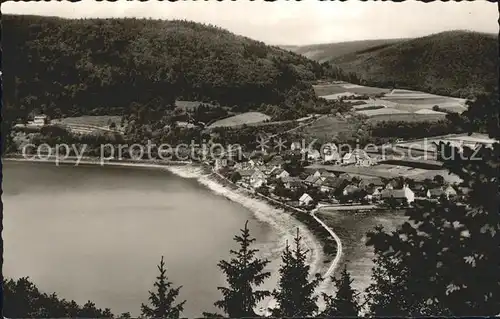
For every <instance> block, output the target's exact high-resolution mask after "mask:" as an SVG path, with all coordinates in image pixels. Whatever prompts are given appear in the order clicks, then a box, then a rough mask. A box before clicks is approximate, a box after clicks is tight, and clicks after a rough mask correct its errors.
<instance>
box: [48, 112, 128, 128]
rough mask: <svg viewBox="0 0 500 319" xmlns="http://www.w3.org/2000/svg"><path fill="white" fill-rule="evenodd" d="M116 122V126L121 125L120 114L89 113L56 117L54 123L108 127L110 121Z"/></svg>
mask: <svg viewBox="0 0 500 319" xmlns="http://www.w3.org/2000/svg"><path fill="white" fill-rule="evenodd" d="M112 122H114V123H115V124H116V126H120V122H121V116H119V115H95V116H92V115H87V116H77V117H65V118H62V119H54V120H52V121H51V123H52V124H66V125H71V124H76V125H91V126H99V127H105V128H107V127H108V126H109V124H110V123H112Z"/></svg>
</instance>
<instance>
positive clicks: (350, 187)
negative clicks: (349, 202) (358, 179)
mask: <svg viewBox="0 0 500 319" xmlns="http://www.w3.org/2000/svg"><path fill="white" fill-rule="evenodd" d="M358 190H359V188H358V187H357V186H354V185H347V186H346V187H345V188H344V192H345V193H348V194H350V193H354V192H357V191H358Z"/></svg>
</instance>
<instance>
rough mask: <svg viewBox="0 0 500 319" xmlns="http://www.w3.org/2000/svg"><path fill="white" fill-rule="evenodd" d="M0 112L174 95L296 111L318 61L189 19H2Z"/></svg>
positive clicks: (96, 107)
mask: <svg viewBox="0 0 500 319" xmlns="http://www.w3.org/2000/svg"><path fill="white" fill-rule="evenodd" d="M2 28H3V30H4V33H3V34H4V36H3V39H2V41H3V52H2V53H3V56H2V58H3V62H4V63H3V68H4V70H3V77H4V92H5V94H4V103H5V106H6V112H5V113H6V114H5V116H7V117H10V118H14V119H16V118H18V117H21V118H25V117H26V116H27V115H28V114H29V113H30V112H32V111H35V112H43V113H45V114H48V115H50V116H52V117H60V116H79V115H104V114H105V115H113V114H123V113H126V112H127V111H128V110H129V108H130V106H131V104H132V103H137V104H139V105H141V106H144V107H146V108H147V109H148V110H152V111H159V112H161V111H164V110H167V109H171V108H173V101H174V100H175V99H182V100H197V101H203V102H216V103H217V104H219V105H224V106H229V107H232V106H234V105H239V106H249V107H258V106H260V105H261V104H262V103H266V104H272V105H278V106H280V107H282V108H288V109H298V108H300V107H301V103H303V102H307V101H314V100H315V95H314V92H313V90H312V87H311V85H310V81H313V80H315V79H317V78H319V77H321V76H322V75H323V68H322V66H321V65H320V64H318V63H317V62H314V61H311V60H308V59H306V58H305V57H302V56H300V55H297V54H294V53H291V52H288V51H285V50H282V49H279V48H277V47H270V46H267V45H265V44H264V43H262V42H258V41H254V40H250V39H248V38H245V37H241V36H237V35H234V34H232V33H230V32H228V31H226V30H223V29H220V28H216V27H213V26H208V25H203V24H200V23H194V22H189V21H179V20H175V21H160V20H146V19H80V20H71V19H61V18H54V17H38V16H13V15H4V16H3V17H2Z"/></svg>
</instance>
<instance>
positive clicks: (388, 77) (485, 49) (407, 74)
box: [330, 31, 498, 98]
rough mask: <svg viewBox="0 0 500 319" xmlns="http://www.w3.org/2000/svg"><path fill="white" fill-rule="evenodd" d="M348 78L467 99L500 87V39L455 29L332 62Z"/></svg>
mask: <svg viewBox="0 0 500 319" xmlns="http://www.w3.org/2000/svg"><path fill="white" fill-rule="evenodd" d="M330 63H331V64H333V65H334V66H335V67H337V68H340V69H342V70H343V71H344V72H345V73H347V74H350V73H354V74H355V75H356V77H352V76H351V77H350V78H348V79H347V80H351V81H355V82H356V83H361V84H366V85H370V86H380V87H397V88H407V89H413V90H419V91H424V92H429V93H434V94H440V95H447V96H456V97H464V98H467V97H469V96H471V95H472V96H475V95H478V94H481V93H487V92H490V91H491V90H490V89H489V88H490V87H493V86H497V85H498V37H497V36H496V35H492V34H485V33H478V32H468V31H449V32H442V33H438V34H433V35H430V36H426V37H422V38H417V39H412V40H406V41H399V42H396V43H392V44H383V45H378V46H373V47H371V48H367V49H363V50H360V51H357V52H354V53H350V54H345V55H342V56H340V57H335V58H333V59H332V60H331V61H330Z"/></svg>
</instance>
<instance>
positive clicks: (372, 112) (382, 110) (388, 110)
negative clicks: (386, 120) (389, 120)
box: [356, 107, 412, 117]
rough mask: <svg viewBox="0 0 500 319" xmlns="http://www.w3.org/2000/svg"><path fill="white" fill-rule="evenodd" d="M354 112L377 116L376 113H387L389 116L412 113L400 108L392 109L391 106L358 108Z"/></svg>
mask: <svg viewBox="0 0 500 319" xmlns="http://www.w3.org/2000/svg"><path fill="white" fill-rule="evenodd" d="M356 113H358V114H362V115H366V116H369V117H372V116H377V115H389V116H390V115H393V114H412V113H410V112H407V111H402V110H398V109H393V108H389V107H386V108H379V109H374V110H359V109H358V110H357V111H356Z"/></svg>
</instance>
